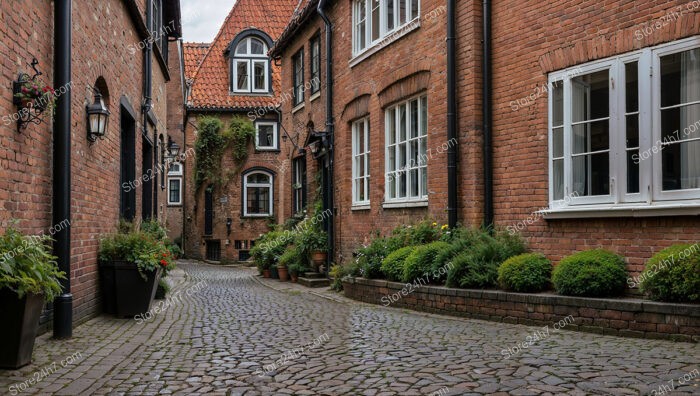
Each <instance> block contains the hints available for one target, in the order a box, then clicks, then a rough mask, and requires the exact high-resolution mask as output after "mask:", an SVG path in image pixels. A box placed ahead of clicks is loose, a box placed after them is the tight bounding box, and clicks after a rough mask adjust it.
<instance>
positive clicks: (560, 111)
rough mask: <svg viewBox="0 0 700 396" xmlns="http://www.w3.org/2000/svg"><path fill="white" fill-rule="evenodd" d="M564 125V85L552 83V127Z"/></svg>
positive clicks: (559, 82) (557, 82)
mask: <svg viewBox="0 0 700 396" xmlns="http://www.w3.org/2000/svg"><path fill="white" fill-rule="evenodd" d="M560 125H564V83H563V82H562V81H555V82H553V83H552V126H554V127H557V126H560Z"/></svg>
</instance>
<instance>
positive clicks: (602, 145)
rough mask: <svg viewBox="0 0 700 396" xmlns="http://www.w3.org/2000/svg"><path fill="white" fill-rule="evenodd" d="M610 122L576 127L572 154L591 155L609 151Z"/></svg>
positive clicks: (598, 122)
mask: <svg viewBox="0 0 700 396" xmlns="http://www.w3.org/2000/svg"><path fill="white" fill-rule="evenodd" d="M609 125H610V124H609V122H608V121H607V120H605V121H596V122H592V123H588V124H579V125H574V126H573V128H572V131H573V134H574V136H573V141H572V145H573V147H572V153H573V154H581V153H590V152H594V151H600V150H607V149H608V147H610V145H609V139H608V137H609Z"/></svg>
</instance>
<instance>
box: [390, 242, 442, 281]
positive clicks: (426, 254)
mask: <svg viewBox="0 0 700 396" xmlns="http://www.w3.org/2000/svg"><path fill="white" fill-rule="evenodd" d="M449 248H450V244H449V243H447V242H442V241H436V242H431V243H429V244H427V245H421V246H418V247H416V248H415V250H413V252H412V253H411V254H410V255H409V256H408V257H406V261H405V263H404V268H403V275H402V277H401V281H402V282H407V283H408V282H413V281H414V280H416V279H418V278H422V277H427V279H426V281H428V282H435V279H434V278H433V265H434V262H435V259H436V257H437V256H438V254H440V252H441V251H443V250H445V249H449Z"/></svg>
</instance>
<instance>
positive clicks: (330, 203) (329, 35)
mask: <svg viewBox="0 0 700 396" xmlns="http://www.w3.org/2000/svg"><path fill="white" fill-rule="evenodd" d="M326 4H327V0H320V1H319V2H318V7H317V8H316V10H317V11H318V15H319V16H321V19H323V22H324V23H325V25H326V132H327V133H328V139H329V152H328V161H329V162H328V173H329V175H328V191H327V194H328V198H327V200H326V207H325V208H324V211H325V210H328V209H330V210H331V214H332V216H331V219H330V220H329V221H328V224H327V230H326V231H327V232H328V263H329V264H330V263H331V262H332V261H333V259H334V257H335V237H334V227H333V226H334V223H335V219H334V218H333V216H335V203H334V200H333V190H334V187H333V166H334V164H333V158H334V156H335V131H334V130H335V125H334V123H333V25H332V24H331V20H330V19H329V18H328V15H326V13H325V12H324V11H323V9H324V8H325V7H326Z"/></svg>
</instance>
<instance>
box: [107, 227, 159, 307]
mask: <svg viewBox="0 0 700 396" xmlns="http://www.w3.org/2000/svg"><path fill="white" fill-rule="evenodd" d="M99 261H100V262H99V272H100V280H101V285H102V303H103V309H104V311H105V313H111V314H116V315H117V316H119V317H124V316H134V315H138V314H142V313H145V312H146V311H148V309H149V307H150V305H151V302H153V299H154V297H155V294H156V285H157V284H158V281H159V279H160V276H161V274H162V272H163V270H164V269H165V270H167V269H168V267H169V266H171V265H172V255H171V253H170V251H169V250H168V248H167V247H166V246H165V244H163V242H162V241H159V240H157V239H155V238H154V237H153V236H152V235H150V234H148V233H145V232H141V231H133V232H129V233H127V234H114V235H111V236H109V237H107V238H105V239H103V240H102V241H101V243H100V254H99Z"/></svg>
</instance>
